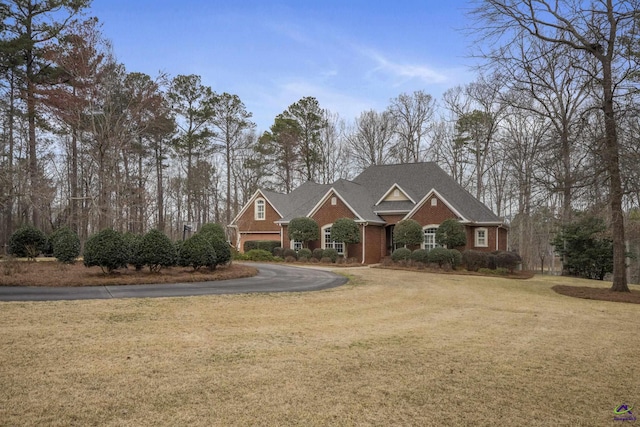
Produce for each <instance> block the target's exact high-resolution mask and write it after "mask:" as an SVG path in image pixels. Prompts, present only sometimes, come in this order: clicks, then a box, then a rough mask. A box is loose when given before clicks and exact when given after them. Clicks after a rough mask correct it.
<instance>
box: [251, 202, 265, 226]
mask: <svg viewBox="0 0 640 427" xmlns="http://www.w3.org/2000/svg"><path fill="white" fill-rule="evenodd" d="M254 213H255V219H256V220H258V221H262V220H264V219H265V203H264V199H257V200H256V203H255V212H254Z"/></svg>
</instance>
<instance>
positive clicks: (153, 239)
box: [139, 229, 176, 271]
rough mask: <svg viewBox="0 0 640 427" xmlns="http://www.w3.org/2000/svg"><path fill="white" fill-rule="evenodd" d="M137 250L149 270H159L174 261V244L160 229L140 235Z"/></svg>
mask: <svg viewBox="0 0 640 427" xmlns="http://www.w3.org/2000/svg"><path fill="white" fill-rule="evenodd" d="M139 250H140V258H141V260H142V263H143V264H144V265H146V266H148V267H149V271H160V270H161V269H162V268H163V267H171V266H173V265H175V263H176V249H175V246H174V245H173V242H171V239H169V237H167V235H166V234H164V233H163V232H162V231H160V230H157V229H153V230H149V231H148V232H147V233H146V234H145V235H144V236H142V238H140V247H139Z"/></svg>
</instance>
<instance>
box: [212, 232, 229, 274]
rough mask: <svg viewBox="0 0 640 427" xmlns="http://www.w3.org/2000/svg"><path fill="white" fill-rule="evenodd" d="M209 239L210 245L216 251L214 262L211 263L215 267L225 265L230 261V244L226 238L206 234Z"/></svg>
mask: <svg viewBox="0 0 640 427" xmlns="http://www.w3.org/2000/svg"><path fill="white" fill-rule="evenodd" d="M208 237H209V241H210V242H211V246H213V250H214V251H215V253H216V263H215V264H214V265H213V267H211V268H213V269H214V270H215V268H216V267H217V266H219V265H227V264H229V263H230V262H231V259H232V257H231V246H229V244H228V243H227V241H226V240H223V239H221V238H219V237H218V236H208Z"/></svg>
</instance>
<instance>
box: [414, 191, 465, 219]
mask: <svg viewBox="0 0 640 427" xmlns="http://www.w3.org/2000/svg"><path fill="white" fill-rule="evenodd" d="M432 199H438V198H437V196H436V195H432V196H431V197H429V198H428V199H427V201H426V202H424V204H423V205H422V206H421V207H420V209H418V211H417V212H416V213H414V214H413V216H412V217H411V219H414V220H416V221H418V222H419V223H420V225H422V226H425V225H430V224H442V222H443V221H444V220H445V219H449V218H455V219H458V217H457V216H456V215H455V214H454V213H453V212H452V211H451V209H449V208H448V207H447V205H445V204H444V202H443V201H442V200H439V199H438V200H437V205H436V206H431V200H432Z"/></svg>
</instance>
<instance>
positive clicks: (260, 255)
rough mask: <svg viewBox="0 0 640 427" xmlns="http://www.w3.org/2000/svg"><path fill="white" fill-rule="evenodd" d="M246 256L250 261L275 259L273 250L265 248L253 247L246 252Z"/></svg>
mask: <svg viewBox="0 0 640 427" xmlns="http://www.w3.org/2000/svg"><path fill="white" fill-rule="evenodd" d="M245 256H246V257H247V260H249V261H273V255H271V252H269V251H265V250H264V249H251V250H250V251H249V252H247V253H245Z"/></svg>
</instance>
